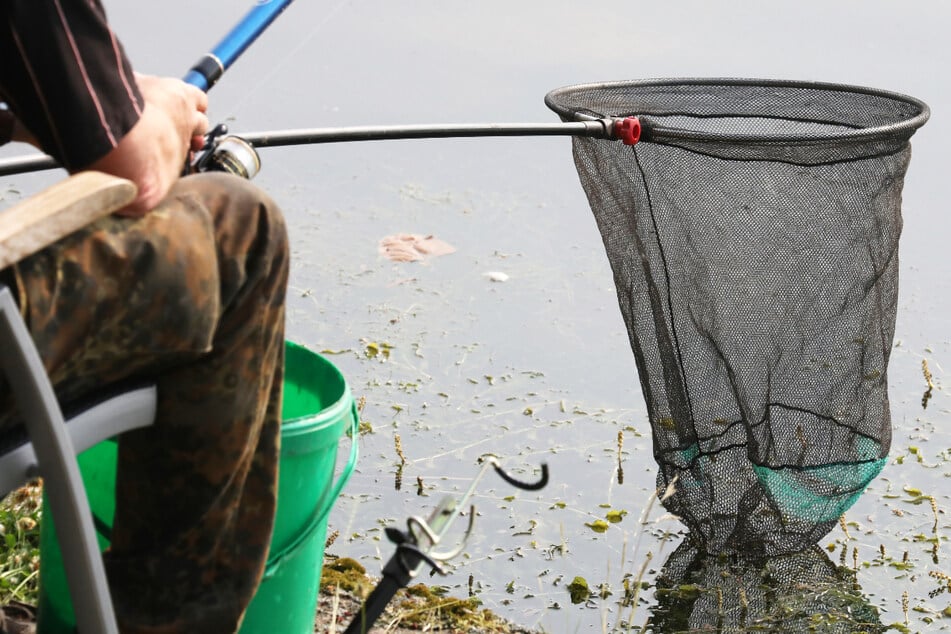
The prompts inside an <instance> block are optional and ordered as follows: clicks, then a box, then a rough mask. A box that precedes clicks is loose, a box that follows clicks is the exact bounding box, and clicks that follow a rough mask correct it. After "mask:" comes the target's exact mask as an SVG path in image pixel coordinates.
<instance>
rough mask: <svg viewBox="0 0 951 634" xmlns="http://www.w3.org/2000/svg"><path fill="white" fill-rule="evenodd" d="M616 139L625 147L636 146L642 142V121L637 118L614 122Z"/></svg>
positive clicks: (626, 118)
mask: <svg viewBox="0 0 951 634" xmlns="http://www.w3.org/2000/svg"><path fill="white" fill-rule="evenodd" d="M612 131H613V133H614V137H615V138H617V139H621V141H623V142H624V145H634V144H636V143H637V142H638V141H640V140H641V121H640V119H638V118H637V117H625V118H624V119H621V120H620V121H615V122H614V129H613V130H612Z"/></svg>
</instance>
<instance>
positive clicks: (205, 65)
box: [184, 0, 293, 92]
mask: <svg viewBox="0 0 951 634" xmlns="http://www.w3.org/2000/svg"><path fill="white" fill-rule="evenodd" d="M291 2H293V0H255V5H254V7H253V8H252V9H251V10H250V11H248V13H247V15H245V16H244V17H243V18H242V19H241V21H240V22H238V24H236V25H235V26H234V28H232V29H231V31H230V32H229V33H228V34H227V35H225V37H224V39H222V40H221V42H219V43H218V45H217V46H216V47H215V48H213V49H212V50H211V52H209V53H205V55H204V56H202V58H201V59H199V60H198V62H196V63H195V65H194V66H192V67H191V69H190V70H189V71H188V73H187V74H186V75H185V78H184V79H185V82H187V83H189V84H192V85H193V86H197V87H198V88H200V89H202V90H204V91H205V92H207V91H208V89H209V88H211V87H212V86H214V85H215V82H217V81H218V79H219V78H220V77H221V75H223V74H224V72H225V71H226V70H227V69H228V68H229V67H230V66H231V64H233V63H234V61H235V60H236V59H238V57H239V56H240V55H241V54H242V53H243V52H244V51H245V49H247V48H248V47H249V46H250V45H251V43H252V42H254V40H256V39H257V38H258V36H259V35H261V33H263V32H264V30H265V29H266V28H267V27H268V26H270V24H271V22H273V21H274V19H275V18H277V16H279V15H280V14H281V12H282V11H283V10H284V9H286V8H287V6H288V5H289V4H290V3H291Z"/></svg>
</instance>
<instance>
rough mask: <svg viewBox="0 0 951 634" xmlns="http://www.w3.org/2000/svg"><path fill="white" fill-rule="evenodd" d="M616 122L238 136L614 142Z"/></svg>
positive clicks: (268, 143) (280, 142) (301, 140)
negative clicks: (528, 138) (559, 138)
mask: <svg viewBox="0 0 951 634" xmlns="http://www.w3.org/2000/svg"><path fill="white" fill-rule="evenodd" d="M614 122H615V120H614V119H596V120H593V121H569V122H566V123H451V124H432V125H393V126H355V127H341V128H311V129H295V130H272V131H270V132H248V133H242V134H238V135H237V136H239V137H241V138H242V139H244V140H245V141H247V142H248V143H250V144H251V145H253V146H254V147H255V148H266V147H282V146H287V145H309V144H314V143H344V142H351V141H395V140H404V139H447V138H473V137H506V136H510V137H525V136H585V137H596V138H602V139H608V138H613V136H612V129H613V127H614Z"/></svg>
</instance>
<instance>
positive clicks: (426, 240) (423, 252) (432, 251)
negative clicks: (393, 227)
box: [379, 233, 456, 262]
mask: <svg viewBox="0 0 951 634" xmlns="http://www.w3.org/2000/svg"><path fill="white" fill-rule="evenodd" d="M379 251H380V255H382V256H383V257H385V258H386V259H388V260H392V261H394V262H417V261H419V260H423V259H425V258H427V257H436V256H439V255H448V254H450V253H455V252H456V248H455V247H454V246H452V245H451V244H449V243H448V242H445V241H443V240H440V239H439V238H436V237H435V236H433V235H422V234H418V233H397V234H395V235H392V236H386V237H385V238H383V239H382V240H380V246H379Z"/></svg>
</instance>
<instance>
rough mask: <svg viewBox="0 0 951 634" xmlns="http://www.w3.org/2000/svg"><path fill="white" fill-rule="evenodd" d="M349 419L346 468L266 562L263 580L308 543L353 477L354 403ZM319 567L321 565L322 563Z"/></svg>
mask: <svg viewBox="0 0 951 634" xmlns="http://www.w3.org/2000/svg"><path fill="white" fill-rule="evenodd" d="M350 417H351V419H352V422H351V423H350V459H349V460H347V466H345V467H344V468H343V471H342V472H341V473H340V477H339V478H337V482H335V483H334V485H333V488H332V489H331V490H330V495H329V496H327V501H326V504H325V505H324V506H323V508H318V509H317V510H316V512H315V513H314V516H313V517H312V518H311V520H310V523H308V524H307V526H306V527H305V528H304V529H303V530H301V531H300V533H298V535H297V537H295V538H294V540H293V541H292V542H291V543H290V544H289V545H288V546H286V547H284V548H283V549H282V550H281V552H280V554H279V555H278V556H277V557H276V558H275V559H274V560H273V561H268V562H267V566H265V568H264V577H263V579H270V578H271V577H273V576H274V575H275V574H277V571H278V570H279V569H280V567H281V564H283V563H284V559H285V558H286V557H288V556H289V555H292V554H293V553H294V552H296V551H297V549H298V548H300V547H301V546H302V545H303V544H305V543H306V542H308V541H310V537H311V535H313V533H314V531H316V530H317V529H318V528H319V527H320V526H321V525H322V524H323V523H324V522H325V521H326V519H327V515H328V514H329V513H330V509H331V508H332V507H333V505H334V502H336V501H337V497H338V496H339V495H340V492H341V491H342V490H343V487H344V486H345V485H346V484H347V482H348V481H349V480H350V476H351V475H353V469H354V467H355V466H356V464H357V457H358V455H359V453H360V452H359V449H358V447H357V436H358V435H359V433H360V415H359V413H358V412H357V404H356V403H355V402H352V401H351V403H350ZM319 565H323V564H322V563H321V564H319Z"/></svg>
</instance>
